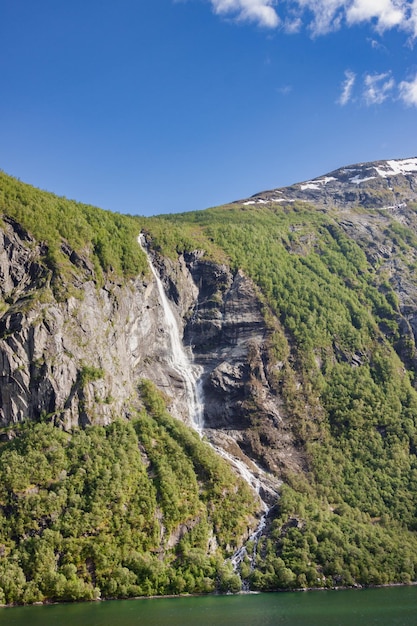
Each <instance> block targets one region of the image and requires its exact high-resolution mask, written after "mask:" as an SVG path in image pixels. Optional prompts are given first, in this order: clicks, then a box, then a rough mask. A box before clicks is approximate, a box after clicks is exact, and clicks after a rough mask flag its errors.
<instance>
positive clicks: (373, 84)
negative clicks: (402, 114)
mask: <svg viewBox="0 0 417 626" xmlns="http://www.w3.org/2000/svg"><path fill="white" fill-rule="evenodd" d="M364 85H365V87H364V90H363V97H364V100H365V102H366V104H368V105H372V104H382V103H383V102H384V101H385V100H386V99H387V98H388V97H389V96H390V95H391V93H392V90H393V89H394V87H395V81H394V79H393V78H392V76H391V74H390V73H389V72H384V73H382V74H367V75H366V76H365V79H364Z"/></svg>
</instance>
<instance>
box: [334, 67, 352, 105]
mask: <svg viewBox="0 0 417 626" xmlns="http://www.w3.org/2000/svg"><path fill="white" fill-rule="evenodd" d="M355 81H356V74H355V73H354V72H351V71H350V70H346V72H345V80H344V81H343V84H342V93H341V94H340V98H339V100H338V102H339V104H340V105H342V106H345V104H347V103H348V102H349V101H350V100H351V98H352V91H353V86H354V84H355Z"/></svg>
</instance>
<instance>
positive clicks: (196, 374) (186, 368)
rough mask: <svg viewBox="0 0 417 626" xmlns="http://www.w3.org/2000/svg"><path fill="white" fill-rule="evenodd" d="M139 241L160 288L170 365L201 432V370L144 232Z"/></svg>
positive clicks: (191, 418)
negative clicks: (185, 343)
mask: <svg viewBox="0 0 417 626" xmlns="http://www.w3.org/2000/svg"><path fill="white" fill-rule="evenodd" d="M138 243H139V245H140V246H141V248H142V250H143V251H144V252H145V254H146V258H147V259H148V264H149V268H150V270H151V272H152V274H153V276H154V278H155V281H156V285H157V288H158V295H159V302H160V303H161V306H162V309H163V312H164V320H165V325H166V329H167V335H168V341H169V344H170V350H169V355H170V356H169V365H170V366H171V367H172V369H173V370H174V371H176V372H177V373H178V374H179V376H180V378H181V379H182V381H183V383H184V387H185V391H186V395H187V402H188V412H189V417H190V421H191V423H192V426H193V428H194V429H195V430H196V431H197V432H199V433H200V434H201V433H202V431H203V427H204V406H203V402H202V398H201V395H202V394H201V389H200V385H199V384H198V379H199V378H200V376H201V370H200V368H199V367H198V366H196V365H194V364H193V363H192V360H191V359H190V358H189V356H188V355H187V353H186V351H185V349H184V346H183V343H182V339H181V333H180V328H179V326H178V322H177V318H176V317H175V315H174V312H173V310H172V307H171V304H170V302H169V300H168V297H167V295H166V293H165V289H164V286H163V284H162V281H161V279H160V277H159V274H158V272H157V271H156V269H155V267H154V265H153V263H152V260H151V257H150V255H149V253H148V250H147V247H146V241H145V237H144V236H143V234H140V235H139V237H138Z"/></svg>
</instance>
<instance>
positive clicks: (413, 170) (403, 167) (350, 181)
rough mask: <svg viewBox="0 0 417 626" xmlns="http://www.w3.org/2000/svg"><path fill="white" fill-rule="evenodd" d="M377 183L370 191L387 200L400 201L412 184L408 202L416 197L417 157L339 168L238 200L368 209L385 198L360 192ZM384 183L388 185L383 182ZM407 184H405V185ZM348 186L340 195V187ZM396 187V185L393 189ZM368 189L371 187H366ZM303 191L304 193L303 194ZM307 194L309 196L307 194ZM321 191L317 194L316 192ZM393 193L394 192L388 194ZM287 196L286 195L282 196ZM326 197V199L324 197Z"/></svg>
mask: <svg viewBox="0 0 417 626" xmlns="http://www.w3.org/2000/svg"><path fill="white" fill-rule="evenodd" d="M371 180H372V181H374V182H373V183H372V184H371V188H374V189H375V191H376V190H380V191H381V190H384V191H385V192H386V197H387V198H391V199H392V200H393V202H392V204H395V203H396V202H395V201H398V195H399V194H400V195H401V194H403V193H404V194H405V188H407V184H408V185H409V190H407V191H408V193H409V199H410V200H411V199H413V200H414V199H415V198H416V197H417V157H410V158H406V159H390V160H385V161H384V160H380V161H369V162H365V163H356V164H352V165H348V166H344V167H340V168H338V169H336V170H332V171H331V172H329V173H327V174H324V175H321V176H317V177H316V178H314V179H311V180H308V181H303V182H300V183H294V184H293V185H289V186H286V187H278V188H275V189H272V190H267V191H262V192H258V193H256V194H254V195H252V196H251V197H250V198H246V199H244V200H239V201H236V202H238V203H243V204H245V205H250V204H253V203H254V204H263V203H265V202H292V201H295V200H305V201H315V202H317V201H319V203H320V204H321V203H323V204H325V205H329V204H331V202H333V203H335V204H336V206H341V205H342V204H348V205H352V204H354V203H356V202H359V203H360V204H362V205H364V206H367V207H369V208H381V204H380V202H382V201H383V198H384V196H378V195H377V194H375V195H370V196H361V195H360V193H361V192H360V190H361V189H363V188H364V183H368V182H369V181H371ZM384 181H385V182H384ZM405 182H406V183H407V184H404V183H405ZM342 185H343V186H344V187H345V188H346V187H347V189H346V191H345V192H344V193H343V194H341V193H340V192H341V186H342ZM393 185H395V186H396V189H394V187H393ZM366 187H369V185H366ZM303 192H304V193H303ZM305 192H307V193H305ZM315 192H318V193H315ZM389 192H391V193H389ZM283 194H285V195H283ZM323 196H324V198H323Z"/></svg>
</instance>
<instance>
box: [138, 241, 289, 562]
mask: <svg viewBox="0 0 417 626" xmlns="http://www.w3.org/2000/svg"><path fill="white" fill-rule="evenodd" d="M138 243H139V245H140V246H141V248H142V250H143V251H144V252H145V254H146V257H147V259H148V264H149V267H150V269H151V272H152V274H153V276H154V278H155V281H156V285H157V288H158V294H159V301H160V303H161V306H162V308H163V312H164V318H165V325H166V329H167V334H168V340H169V343H170V356H169V359H170V362H169V364H170V366H171V367H172V368H173V369H174V370H175V371H176V372H177V373H178V374H179V376H180V377H181V379H182V380H183V381H184V386H185V389H186V393H187V400H188V406H189V417H190V420H191V423H192V425H193V427H194V428H195V430H197V431H198V432H199V433H200V434H202V432H203V428H204V404H203V398H202V390H201V385H200V384H199V383H200V377H201V370H200V368H198V367H197V366H196V365H194V364H193V363H192V360H190V358H189V356H188V355H187V353H186V351H185V349H184V346H183V344H182V336H181V333H180V329H179V326H178V322H177V319H176V317H175V315H174V312H173V310H172V308H171V305H170V303H169V300H168V297H167V295H166V293H165V290H164V286H163V284H162V281H161V279H160V277H159V274H158V272H157V271H156V269H155V267H154V265H153V263H152V259H151V257H150V255H149V252H148V249H147V245H146V240H145V237H144V235H143V234H140V235H139V237H138ZM211 446H212V447H213V448H214V449H215V450H216V452H217V453H218V454H219V455H220V456H222V457H223V458H224V459H226V460H227V461H228V462H229V463H230V464H231V465H232V466H233V467H234V468H235V470H236V471H237V473H238V474H239V475H240V476H241V477H242V478H243V479H244V480H245V481H246V482H247V483H248V485H249V486H250V487H251V488H252V489H253V491H254V492H255V493H256V494H257V496H258V497H259V500H260V502H261V505H262V509H263V515H262V517H261V519H260V521H259V524H258V526H257V528H256V529H255V531H254V532H253V533H252V534H251V535H250V537H249V539H248V542H249V541H250V542H252V544H253V550H252V554H249V553H248V551H247V548H246V546H243V547H241V548H239V550H237V552H235V554H234V555H233V557H232V558H231V559H230V561H231V563H232V565H233V567H234V569H235V571H237V570H238V567H239V566H240V564H241V563H242V561H243V559H244V558H245V557H246V556H247V557H248V558H249V560H250V561H251V563H252V565H253V563H254V560H255V554H256V547H257V543H258V541H259V539H260V537H261V536H262V533H263V531H264V529H265V526H266V521H267V517H268V514H269V511H270V507H269V506H268V504H267V503H266V501H265V500H264V499H263V497H262V495H261V492H262V493H266V494H268V496H269V498H268V499H269V500H271V499H272V500H274V499H276V498H277V496H278V485H279V483H278V481H274V484H272V481H271V478H270V477H268V476H267V475H266V474H265V472H263V470H261V469H260V468H258V467H256V472H254V471H251V470H250V469H249V467H248V465H247V464H246V463H244V462H243V461H242V460H241V459H238V458H237V457H235V456H233V455H231V454H229V453H228V452H227V451H226V450H225V449H224V448H222V447H220V446H219V445H217V444H215V443H213V442H211ZM252 464H253V465H254V466H255V464H254V463H253V462H252ZM260 477H261V478H260Z"/></svg>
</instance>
